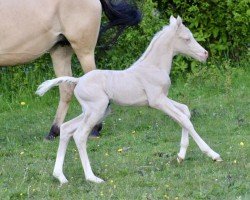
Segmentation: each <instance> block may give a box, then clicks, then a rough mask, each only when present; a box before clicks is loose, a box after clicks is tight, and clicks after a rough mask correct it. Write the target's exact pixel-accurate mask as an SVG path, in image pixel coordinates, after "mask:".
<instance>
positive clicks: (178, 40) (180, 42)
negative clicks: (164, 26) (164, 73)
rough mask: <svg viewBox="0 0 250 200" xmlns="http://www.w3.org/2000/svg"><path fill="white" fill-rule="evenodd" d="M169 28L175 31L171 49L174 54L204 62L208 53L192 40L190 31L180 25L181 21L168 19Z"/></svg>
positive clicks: (172, 18)
mask: <svg viewBox="0 0 250 200" xmlns="http://www.w3.org/2000/svg"><path fill="white" fill-rule="evenodd" d="M170 27H171V28H172V29H173V31H175V35H174V38H173V48H174V53H175V54H179V53H181V54H184V55H187V56H191V57H193V58H194V59H197V60H199V61H206V59H207V57H208V52H207V51H206V50H205V49H204V48H203V47H202V46H201V45H200V44H199V43H198V42H197V41H196V40H195V39H194V37H193V34H192V33H191V31H190V30H189V29H188V28H187V27H186V26H185V25H183V24H182V19H181V18H180V17H179V16H178V17H177V19H176V18H174V17H173V16H171V17H170Z"/></svg>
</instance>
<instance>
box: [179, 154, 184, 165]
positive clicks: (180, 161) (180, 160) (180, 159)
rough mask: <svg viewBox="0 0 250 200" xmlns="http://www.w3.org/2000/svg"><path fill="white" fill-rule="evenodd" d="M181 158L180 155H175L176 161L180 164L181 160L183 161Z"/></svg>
mask: <svg viewBox="0 0 250 200" xmlns="http://www.w3.org/2000/svg"><path fill="white" fill-rule="evenodd" d="M183 160H184V159H183V158H181V157H180V156H177V162H178V163H179V164H181V163H182V162H183Z"/></svg>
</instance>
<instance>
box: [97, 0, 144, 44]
mask: <svg viewBox="0 0 250 200" xmlns="http://www.w3.org/2000/svg"><path fill="white" fill-rule="evenodd" d="M100 2H101V4H102V7H103V11H104V13H105V15H106V16H107V18H108V19H109V22H108V23H107V24H105V25H103V26H102V27H101V30H100V34H103V33H105V32H106V31H107V30H108V29H110V28H112V27H114V26H118V27H119V30H118V32H117V35H116V36H115V39H114V40H115V41H116V40H117V38H118V37H119V35H121V33H122V32H123V30H125V28H127V27H129V26H135V25H137V24H139V23H140V22H141V19H142V14H141V12H140V11H139V9H138V8H137V6H136V4H135V3H134V2H132V1H131V0H130V1H129V2H130V3H128V1H127V0H120V1H116V2H115V3H113V2H112V0H100ZM115 41H114V42H113V43H115Z"/></svg>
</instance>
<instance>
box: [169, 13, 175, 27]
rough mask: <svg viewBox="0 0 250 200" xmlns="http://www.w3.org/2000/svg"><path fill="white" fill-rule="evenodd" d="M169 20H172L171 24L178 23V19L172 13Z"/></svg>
mask: <svg viewBox="0 0 250 200" xmlns="http://www.w3.org/2000/svg"><path fill="white" fill-rule="evenodd" d="M169 22H170V25H172V26H173V25H175V24H176V19H175V18H174V16H173V15H171V17H170V19H169Z"/></svg>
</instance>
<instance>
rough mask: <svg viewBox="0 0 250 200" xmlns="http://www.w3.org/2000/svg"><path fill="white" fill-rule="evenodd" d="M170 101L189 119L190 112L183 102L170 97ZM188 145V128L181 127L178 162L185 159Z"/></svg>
mask: <svg viewBox="0 0 250 200" xmlns="http://www.w3.org/2000/svg"><path fill="white" fill-rule="evenodd" d="M170 101H171V102H172V103H173V105H174V106H175V107H176V108H178V109H179V110H180V111H181V112H182V113H183V114H184V115H186V116H187V117H188V119H190V117H191V113H190V111H189V109H188V107H187V106H186V105H185V104H181V103H178V102H176V101H174V100H171V99H170ZM188 145H189V135H188V130H187V129H185V128H182V135H181V143H180V151H179V153H178V156H177V161H178V163H181V162H182V161H183V160H184V159H185V156H186V152H187V148H188Z"/></svg>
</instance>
